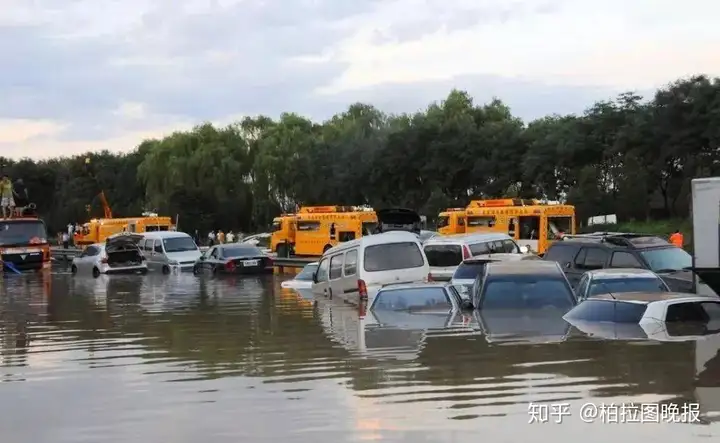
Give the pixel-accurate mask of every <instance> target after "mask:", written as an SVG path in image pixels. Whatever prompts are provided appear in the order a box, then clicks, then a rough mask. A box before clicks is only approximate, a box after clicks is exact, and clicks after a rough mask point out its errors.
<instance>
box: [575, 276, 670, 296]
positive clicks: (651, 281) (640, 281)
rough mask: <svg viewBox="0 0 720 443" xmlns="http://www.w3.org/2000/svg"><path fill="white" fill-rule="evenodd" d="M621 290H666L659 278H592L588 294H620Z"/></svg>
mask: <svg viewBox="0 0 720 443" xmlns="http://www.w3.org/2000/svg"><path fill="white" fill-rule="evenodd" d="M623 292H668V289H667V286H665V283H663V281H662V280H660V279H659V278H647V277H646V278H612V279H604V280H603V279H593V280H592V282H591V283H590V293H589V295H591V296H593V295H601V294H620V293H623Z"/></svg>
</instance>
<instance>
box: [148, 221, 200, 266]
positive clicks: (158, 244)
mask: <svg viewBox="0 0 720 443" xmlns="http://www.w3.org/2000/svg"><path fill="white" fill-rule="evenodd" d="M142 235H143V239H142V240H140V241H138V246H139V247H140V250H141V251H142V253H143V255H145V258H146V259H147V265H148V268H149V269H151V270H157V271H161V272H162V273H163V274H170V272H172V270H173V269H177V270H179V271H188V272H191V271H192V270H193V266H195V262H196V261H197V260H198V259H199V258H200V256H201V255H202V252H200V248H198V245H196V244H195V240H193V239H192V237H190V236H189V235H188V234H186V233H184V232H177V231H157V232H146V233H144V234H142Z"/></svg>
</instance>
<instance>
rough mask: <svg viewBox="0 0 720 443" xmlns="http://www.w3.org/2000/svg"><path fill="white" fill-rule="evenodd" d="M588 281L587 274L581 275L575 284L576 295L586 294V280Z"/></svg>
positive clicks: (583, 296)
mask: <svg viewBox="0 0 720 443" xmlns="http://www.w3.org/2000/svg"><path fill="white" fill-rule="evenodd" d="M589 281H590V278H589V277H588V276H587V275H583V277H582V278H581V279H580V282H579V283H578V286H577V292H576V293H577V295H578V297H581V298H585V297H586V296H587V289H588V282H589Z"/></svg>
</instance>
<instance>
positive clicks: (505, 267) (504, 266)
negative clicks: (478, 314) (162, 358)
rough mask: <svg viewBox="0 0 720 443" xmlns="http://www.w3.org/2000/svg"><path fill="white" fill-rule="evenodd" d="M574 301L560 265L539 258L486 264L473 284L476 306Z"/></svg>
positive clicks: (555, 305) (562, 305) (557, 305)
mask: <svg viewBox="0 0 720 443" xmlns="http://www.w3.org/2000/svg"><path fill="white" fill-rule="evenodd" d="M576 304H577V301H576V299H575V294H574V293H573V291H572V288H571V286H570V283H569V282H568V280H567V278H566V277H565V273H563V271H562V269H561V268H560V265H559V264H557V263H555V262H548V261H543V260H533V261H511V262H494V263H488V264H487V265H486V267H485V272H484V273H483V275H481V276H480V277H478V279H477V281H476V284H474V285H473V294H472V306H473V307H475V308H476V309H483V310H484V309H508V310H532V309H546V308H547V309H560V310H562V309H564V310H565V311H566V312H567V311H569V310H570V309H572V308H573V307H574V306H575V305H576Z"/></svg>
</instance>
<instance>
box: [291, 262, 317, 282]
mask: <svg viewBox="0 0 720 443" xmlns="http://www.w3.org/2000/svg"><path fill="white" fill-rule="evenodd" d="M317 268H318V265H317V264H312V265H307V266H305V267H304V268H303V270H302V271H300V273H299V274H298V275H296V276H295V280H301V281H312V279H313V275H315V271H317Z"/></svg>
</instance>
